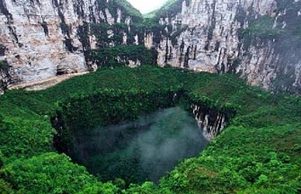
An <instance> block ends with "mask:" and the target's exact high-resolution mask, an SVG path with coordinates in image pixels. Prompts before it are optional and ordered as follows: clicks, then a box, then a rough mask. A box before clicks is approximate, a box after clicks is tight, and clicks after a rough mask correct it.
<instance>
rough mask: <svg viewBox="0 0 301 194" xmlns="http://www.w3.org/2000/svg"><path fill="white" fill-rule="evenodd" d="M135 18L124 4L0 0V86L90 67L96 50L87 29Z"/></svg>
mask: <svg viewBox="0 0 301 194" xmlns="http://www.w3.org/2000/svg"><path fill="white" fill-rule="evenodd" d="M139 14H140V13H139V12H138V11H137V10H135V9H133V8H132V7H131V6H130V5H129V4H128V3H127V2H126V1H125V0H121V1H117V0H68V1H67V0H43V1H39V0H31V1H28V0H1V2H0V61H2V62H3V63H5V64H8V66H6V67H5V69H4V68H1V66H0V70H1V71H0V79H1V80H2V82H3V83H2V85H5V87H7V86H9V85H15V84H17V83H27V82H33V81H40V80H45V79H47V78H50V77H54V76H57V75H61V74H69V73H76V72H83V71H87V70H91V69H93V68H95V67H93V63H92V62H91V61H89V58H88V52H89V50H91V49H94V48H96V47H98V46H99V45H98V44H97V38H96V35H95V34H94V32H95V31H93V30H92V27H91V25H90V24H100V25H109V26H112V25H117V24H124V25H126V26H128V28H129V27H130V25H131V22H132V21H133V20H134V21H135V20H138V19H139V17H141V16H140V15H139ZM102 33H103V34H104V36H106V37H112V36H114V32H113V31H111V30H109V29H103V32H102ZM125 37H126V34H125ZM126 42H127V41H126V40H125V44H126ZM107 43H108V44H110V43H114V41H112V40H107ZM8 72H9V73H8ZM2 88H3V87H2Z"/></svg>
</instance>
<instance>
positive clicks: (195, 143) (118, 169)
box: [72, 107, 208, 183]
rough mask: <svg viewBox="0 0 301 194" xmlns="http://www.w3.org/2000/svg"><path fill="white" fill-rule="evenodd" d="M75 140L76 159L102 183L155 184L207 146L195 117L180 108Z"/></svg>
mask: <svg viewBox="0 0 301 194" xmlns="http://www.w3.org/2000/svg"><path fill="white" fill-rule="evenodd" d="M86 131H89V132H88V133H85V134H80V135H79V136H78V137H77V141H76V149H75V153H74V155H73V156H72V158H74V159H75V160H77V161H79V162H80V163H82V164H84V165H85V166H86V167H87V168H88V170H89V171H90V172H92V173H93V174H95V175H97V176H98V177H100V179H102V180H114V179H115V178H122V179H124V180H126V182H128V183H129V182H136V183H139V182H143V181H145V180H152V181H158V179H159V178H160V177H162V176H164V175H165V174H166V173H167V172H168V171H170V170H171V169H173V168H174V166H175V165H176V164H177V163H178V162H179V161H181V160H183V159H184V158H188V157H191V156H195V155H198V154H199V153H200V152H201V151H202V149H204V147H205V146H206V145H207V143H208V142H207V140H206V139H205V138H204V137H203V136H202V131H201V129H200V128H199V127H198V126H197V123H196V121H195V120H194V118H193V117H192V116H191V115H190V114H189V113H188V112H186V111H184V110H183V109H181V108H179V107H174V108H168V109H164V110H160V111H157V112H155V113H153V114H149V115H145V116H141V117H140V118H139V119H138V120H136V121H132V122H125V123H121V124H119V125H113V126H107V127H98V128H96V129H93V130H86Z"/></svg>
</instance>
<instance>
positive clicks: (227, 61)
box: [153, 0, 301, 92]
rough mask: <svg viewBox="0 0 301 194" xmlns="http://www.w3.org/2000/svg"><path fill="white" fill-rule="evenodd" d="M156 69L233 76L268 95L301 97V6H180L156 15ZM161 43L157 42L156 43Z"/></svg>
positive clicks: (210, 0) (221, 1) (200, 1)
mask: <svg viewBox="0 0 301 194" xmlns="http://www.w3.org/2000/svg"><path fill="white" fill-rule="evenodd" d="M156 19H157V22H159V23H160V24H161V25H162V26H164V27H165V28H164V30H163V31H162V32H161V33H162V35H161V37H160V41H157V43H154V44H153V46H155V47H156V48H157V50H158V52H159V56H158V60H157V62H158V64H159V65H161V66H164V65H167V64H169V65H172V66H175V67H181V68H189V69H193V70H196V71H208V72H213V73H224V72H233V73H238V74H240V75H241V77H242V78H245V79H247V81H248V82H249V83H251V84H253V85H259V86H261V87H263V88H266V89H274V90H282V91H290V92H301V73H300V72H301V70H300V69H301V52H300V44H301V30H300V29H301V2H300V1H294V0H265V1H262V0H179V1H176V2H175V3H174V4H173V5H168V6H166V7H164V8H162V9H161V10H159V11H158V12H157V15H156ZM157 39H158V38H157Z"/></svg>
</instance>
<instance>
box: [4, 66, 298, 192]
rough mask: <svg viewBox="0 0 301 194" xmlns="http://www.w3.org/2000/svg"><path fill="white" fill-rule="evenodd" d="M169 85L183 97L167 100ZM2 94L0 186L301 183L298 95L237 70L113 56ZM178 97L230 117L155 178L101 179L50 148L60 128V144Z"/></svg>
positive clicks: (215, 188)
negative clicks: (84, 70)
mask: <svg viewBox="0 0 301 194" xmlns="http://www.w3.org/2000/svg"><path fill="white" fill-rule="evenodd" d="M175 93H177V94H181V95H179V96H181V97H179V99H177V100H175V101H174V100H171V98H172V96H173V95H174V94H175ZM0 103H1V104H0V130H1V136H0V167H1V169H0V191H1V192H2V193H53V194H54V193H83V194H84V193H108V194H109V193H137V194H138V193H139V194H140V193H145V194H150V193H154V194H155V193H156V194H157V193H162V194H163V193H164V194H165V193H267V194H271V193H298V192H300V191H301V190H300V189H301V169H300V168H301V123H300V121H301V98H300V97H298V96H293V95H284V94H271V93H269V92H266V91H263V90H262V89H259V88H257V87H252V86H249V85H247V84H246V83H245V82H244V81H243V80H241V79H239V78H238V77H237V76H236V75H232V74H224V75H218V74H209V73H196V72H191V71H188V70H181V69H172V68H168V67H167V68H159V67H156V66H153V65H142V66H141V67H138V68H135V69H132V68H128V67H121V66H119V67H118V66H114V68H113V67H111V68H109V67H108V68H101V69H99V70H98V71H96V72H94V73H90V74H87V75H83V76H79V77H75V78H72V79H70V80H67V81H65V82H63V83H61V84H58V85H56V86H54V87H51V88H49V89H46V90H42V91H25V90H11V91H7V92H6V93H5V94H4V95H2V96H0ZM175 103H177V104H181V105H182V106H183V107H186V108H187V109H189V106H190V104H191V103H194V104H198V105H200V106H203V107H207V108H209V109H212V110H215V111H220V112H223V113H225V114H227V115H228V116H229V123H228V125H227V127H226V129H224V131H223V132H222V133H221V134H220V135H219V136H218V137H216V138H215V139H214V140H213V141H211V142H210V144H209V145H208V146H207V148H206V149H205V150H204V151H203V152H202V153H200V154H199V155H198V156H197V157H193V158H189V159H186V160H184V161H183V162H181V163H180V164H178V165H177V166H176V167H175V168H174V169H173V170H172V171H171V172H170V173H169V174H168V175H167V176H164V177H162V178H161V179H160V181H159V183H153V182H149V181H147V182H144V183H142V184H129V185H124V180H121V179H115V180H111V181H109V182H101V181H100V180H98V179H97V178H96V177H95V176H93V175H91V174H90V173H89V172H88V171H87V170H86V168H85V167H84V166H81V165H79V164H76V163H75V162H73V161H72V160H71V158H70V157H69V156H67V155H66V154H64V153H61V151H62V150H59V151H58V150H57V149H56V148H55V145H54V141H55V139H56V138H57V137H61V138H60V141H62V142H61V143H63V144H62V145H66V146H67V145H68V143H70V142H69V140H70V139H69V137H70V133H73V132H74V130H81V129H82V127H81V126H86V125H90V126H95V125H97V124H102V125H104V126H105V125H108V124H112V123H119V122H121V121H124V120H133V119H136V118H137V117H138V116H139V115H140V114H142V113H151V112H154V111H156V110H158V109H160V108H163V107H171V106H174V104H175ZM57 117H61V118H63V121H64V123H63V125H64V128H61V130H57V129H55V126H54V124H53V120H54V118H57ZM72 125H74V126H72ZM68 129H69V130H68ZM70 129H72V130H73V131H72V130H70ZM63 151H64V150H63Z"/></svg>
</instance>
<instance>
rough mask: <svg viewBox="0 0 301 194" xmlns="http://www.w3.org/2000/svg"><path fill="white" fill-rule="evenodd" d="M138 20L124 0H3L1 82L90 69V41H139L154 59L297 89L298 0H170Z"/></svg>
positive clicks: (300, 70) (300, 82)
mask: <svg viewBox="0 0 301 194" xmlns="http://www.w3.org/2000/svg"><path fill="white" fill-rule="evenodd" d="M133 13H134V14H133ZM138 20H139V22H140V23H139V22H137V21H138ZM141 20H142V17H141V14H140V13H139V12H138V11H137V10H134V9H133V8H131V6H130V5H129V4H128V3H127V2H126V1H125V0H68V1H67V0H43V1H40V0H30V1H29V0H2V1H1V2H0V62H1V61H2V62H5V63H7V64H8V65H9V66H8V67H7V66H6V68H5V69H4V68H2V67H1V66H0V79H1V83H2V84H1V86H0V87H1V88H6V87H9V86H10V85H16V84H18V83H23V84H24V83H30V82H34V81H38V80H39V81H40V80H45V79H48V78H51V77H54V76H57V75H61V74H70V73H78V72H84V71H88V70H95V69H96V68H97V65H98V66H99V65H100V63H101V62H104V61H99V60H98V61H96V60H95V59H93V55H92V54H91V52H90V51H91V50H93V49H96V48H97V49H98V50H102V49H103V48H107V47H114V46H116V45H144V46H145V47H146V48H149V49H150V48H153V49H155V50H156V51H157V52H158V57H157V63H158V64H159V65H160V66H165V65H167V64H168V65H171V66H174V67H180V68H188V69H192V70H195V71H207V72H212V73H226V72H231V73H237V74H239V75H240V76H241V77H242V78H244V79H246V80H247V81H248V82H249V83H251V84H253V85H258V86H261V87H263V88H265V89H272V90H275V91H288V92H293V93H301V46H300V45H301V1H299V0H264V1H263V0H177V1H175V2H174V3H173V4H169V5H168V7H164V9H161V10H160V11H159V12H157V14H156V16H155V18H154V21H155V23H156V25H157V26H156V28H148V27H149V26H148V24H147V25H146V26H144V27H142V28H141V27H139V26H140V25H142V26H143V25H144V24H142V23H141ZM138 23H139V25H138ZM133 24H135V25H133ZM117 50H118V49H117ZM99 56H100V55H99ZM99 56H98V58H99ZM140 62H141V63H142V62H143V61H141V60H140V61H137V59H134V60H133V59H131V61H128V62H127V64H130V65H131V66H138V65H139V64H140ZM96 63H97V65H96Z"/></svg>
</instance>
